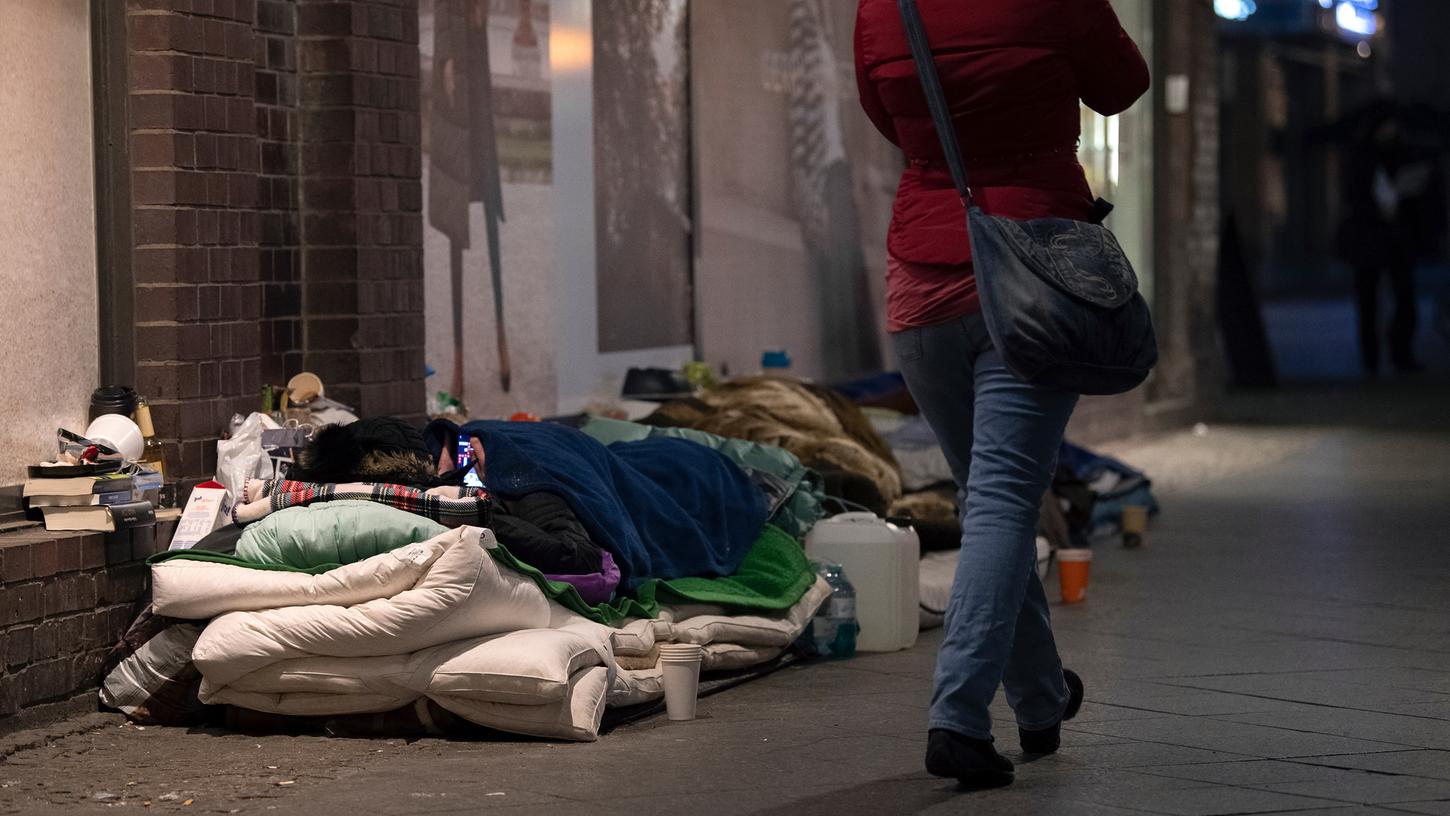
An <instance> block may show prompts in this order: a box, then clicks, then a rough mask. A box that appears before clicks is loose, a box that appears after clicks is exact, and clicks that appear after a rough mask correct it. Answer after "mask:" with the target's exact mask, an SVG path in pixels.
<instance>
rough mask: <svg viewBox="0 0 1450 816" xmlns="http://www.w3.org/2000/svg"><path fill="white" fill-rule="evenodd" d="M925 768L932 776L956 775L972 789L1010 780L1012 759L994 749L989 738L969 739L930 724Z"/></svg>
mask: <svg viewBox="0 0 1450 816" xmlns="http://www.w3.org/2000/svg"><path fill="white" fill-rule="evenodd" d="M926 769H927V771H929V772H930V773H931V774H932V775H933V776H942V777H946V778H948V779H955V780H957V781H958V782H959V783H961V785H962V787H964V788H968V789H971V790H983V789H986V788H1000V787H1002V786H1003V785H1010V784H1012V777H1013V769H1012V760H1010V759H1008V758H1006V757H1004V756H1002V755H1001V754H999V753H997V749H996V748H993V747H992V741H991V740H979V739H972V738H970V737H964V736H962V735H961V734H958V733H956V732H954V731H947V730H945V729H941V728H933V729H932V730H931V731H930V732H928V733H927V741H926Z"/></svg>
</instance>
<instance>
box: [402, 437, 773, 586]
mask: <svg viewBox="0 0 1450 816" xmlns="http://www.w3.org/2000/svg"><path fill="white" fill-rule="evenodd" d="M459 431H460V429H459V428H458V426H457V425H455V424H453V423H451V422H448V421H447V420H435V421H434V422H433V423H432V424H431V425H429V426H428V433H427V436H428V439H429V443H430V444H431V445H432V446H434V448H435V451H434V454H435V458H436V455H437V453H438V451H439V450H441V446H442V444H444V441H445V440H457V439H458V436H459ZM462 433H463V434H465V435H467V436H476V437H478V438H479V439H480V440H481V441H482V442H483V449H484V456H485V468H484V471H485V472H484V480H485V482H486V484H487V485H488V489H489V491H490V492H492V493H495V494H497V495H499V496H503V497H506V498H509V497H519V496H524V495H527V494H529V493H532V492H535V491H538V490H547V491H550V492H552V493H555V494H557V495H559V496H563V497H564V498H565V499H566V500H567V501H568V502H569V503H570V505H571V506H572V507H573V508H574V512H575V514H576V515H578V516H579V519H580V521H582V522H583V523H584V526H585V527H586V528H587V529H588V530H589V534H590V537H591V538H593V539H594V541H595V543H597V544H599V545H600V546H601V547H603V548H604V549H606V550H608V551H609V552H610V553H612V554H613V555H614V558H615V560H616V561H617V562H618V563H619V568H620V572H621V573H622V575H623V578H622V581H621V587H622V588H623V589H624V590H625V591H631V590H633V589H635V588H636V587H638V586H639V585H640V584H641V583H643V582H644V581H647V580H649V579H651V578H663V579H670V578H682V577H685V576H700V577H718V576H726V575H731V574H733V573H734V572H735V571H736V569H737V568H738V567H739V566H740V562H741V561H742V560H744V558H745V554H746V553H747V552H749V551H750V548H751V546H752V545H753V544H754V543H755V540H756V538H757V536H758V535H759V534H760V530H761V527H762V526H764V524H765V520H766V513H767V507H766V502H765V496H764V494H762V493H761V492H760V490H759V489H758V488H757V487H756V486H755V485H754V483H753V482H752V481H751V480H750V477H749V476H747V475H746V474H745V472H744V471H742V470H741V469H740V468H738V467H736V466H735V464H734V463H732V462H731V461H730V460H729V459H727V458H726V457H725V456H723V455H722V454H720V453H718V452H716V451H714V450H711V449H709V448H707V447H704V446H703V445H697V444H695V443H693V442H687V441H685V440H682V439H645V440H641V441H639V442H630V443H625V444H618V445H612V446H609V447H606V446H604V445H603V444H600V443H599V442H598V441H596V440H594V439H592V438H590V437H589V436H587V435H585V434H583V433H581V432H580V431H578V430H575V429H574V428H570V427H566V426H563V425H557V424H554V423H548V422H491V421H481V422H471V423H469V424H468V425H465V426H464V427H463V428H462Z"/></svg>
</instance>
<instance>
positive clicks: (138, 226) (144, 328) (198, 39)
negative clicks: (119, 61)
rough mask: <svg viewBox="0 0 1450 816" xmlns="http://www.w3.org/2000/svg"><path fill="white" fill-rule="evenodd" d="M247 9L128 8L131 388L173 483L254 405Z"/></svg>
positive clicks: (158, 4) (232, 5) (251, 2)
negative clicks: (147, 406) (144, 399)
mask: <svg viewBox="0 0 1450 816" xmlns="http://www.w3.org/2000/svg"><path fill="white" fill-rule="evenodd" d="M255 15H256V2H255V0H128V3H127V15H126V16H127V19H126V23H127V26H126V29H127V52H128V60H127V68H128V74H129V76H128V90H129V99H128V111H127V122H128V132H129V135H130V150H131V162H132V167H131V199H132V200H131V206H132V213H131V216H132V218H131V223H132V237H133V242H134V243H133V256H132V262H133V273H134V276H135V281H136V300H135V318H136V385H137V388H138V389H139V390H140V391H141V392H142V393H143V394H145V395H146V396H148V397H150V398H151V400H152V406H153V407H152V417H153V418H154V420H155V424H156V432H157V435H158V436H159V437H160V438H161V439H162V442H163V444H164V447H165V455H166V461H167V467H168V472H169V475H170V476H171V478H172V479H173V480H175V481H179V482H180V483H182V485H183V486H189V485H192V484H195V483H196V482H198V481H200V480H202V479H205V478H209V477H210V476H211V475H212V473H213V471H214V470H215V467H216V438H217V435H218V433H219V432H220V431H221V430H222V429H224V428H225V426H226V423H227V420H228V419H229V418H230V417H231V415H232V414H233V413H234V412H238V411H247V410H250V409H252V408H253V407H254V406H256V404H257V396H256V395H257V389H258V387H259V384H260V376H259V375H260V366H259V355H260V349H261V343H260V333H259V331H258V318H260V317H261V312H262V299H261V294H262V293H261V287H260V286H259V285H258V264H257V226H258V224H257V214H256V212H255V207H256V200H257V172H258V150H257V138H256V135H255V132H256V130H255V129H256V111H255V108H254V105H253V83H254V77H253V50H254V37H253V24H254V21H255Z"/></svg>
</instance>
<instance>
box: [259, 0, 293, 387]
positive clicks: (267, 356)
mask: <svg viewBox="0 0 1450 816" xmlns="http://www.w3.org/2000/svg"><path fill="white" fill-rule="evenodd" d="M296 34H297V3H296V0H257V27H256V54H255V58H254V59H255V68H256V72H255V78H256V99H255V102H256V111H257V146H258V149H259V150H260V153H261V160H260V167H261V172H260V173H259V175H258V176H257V209H258V210H259V219H260V222H261V232H260V234H259V236H258V241H257V243H258V249H257V254H258V265H259V268H260V272H261V280H262V293H263V299H262V315H263V319H262V326H261V336H262V347H261V358H262V361H261V362H262V378H263V380H264V381H265V382H267V383H271V384H274V385H281V384H283V383H286V382H287V380H288V379H289V378H290V377H291V376H292V375H293V374H296V373H297V372H298V371H301V370H302V258H301V240H302V239H301V229H302V219H301V213H300V211H299V209H298V192H299V190H298V184H297V167H298V157H299V153H300V146H299V143H298V134H299V133H300V130H301V116H300V106H299V103H298V91H297V40H296Z"/></svg>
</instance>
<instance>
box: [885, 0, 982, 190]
mask: <svg viewBox="0 0 1450 816" xmlns="http://www.w3.org/2000/svg"><path fill="white" fill-rule="evenodd" d="M896 5H897V7H898V8H900V10H901V22H902V24H903V25H905V27H906V40H907V42H908V43H910V44H911V56H912V58H913V59H914V60H915V62H916V73H917V76H919V77H920V78H921V88H922V90H923V91H925V92H926V104H927V107H929V108H930V109H931V118H932V121H933V122H935V123H936V135H937V138H938V139H940V140H941V148H942V152H943V153H945V154H946V159H947V166H948V167H950V168H951V172H952V182H953V183H955V184H956V186H957V193H958V194H960V195H961V197H962V201H964V202H967V203H968V204H970V203H971V201H972V188H971V185H970V184H969V182H968V181H967V163H966V161H965V160H963V158H962V149H961V146H960V145H958V144H957V131H956V128H955V126H953V125H952V117H951V112H950V110H949V109H948V108H947V97H946V94H945V93H944V92H942V87H941V78H940V77H939V76H938V75H937V71H936V61H935V60H934V59H933V58H932V55H931V44H930V43H928V42H927V39H926V29H925V28H923V27H922V24H921V14H920V12H918V11H917V8H916V0H896Z"/></svg>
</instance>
